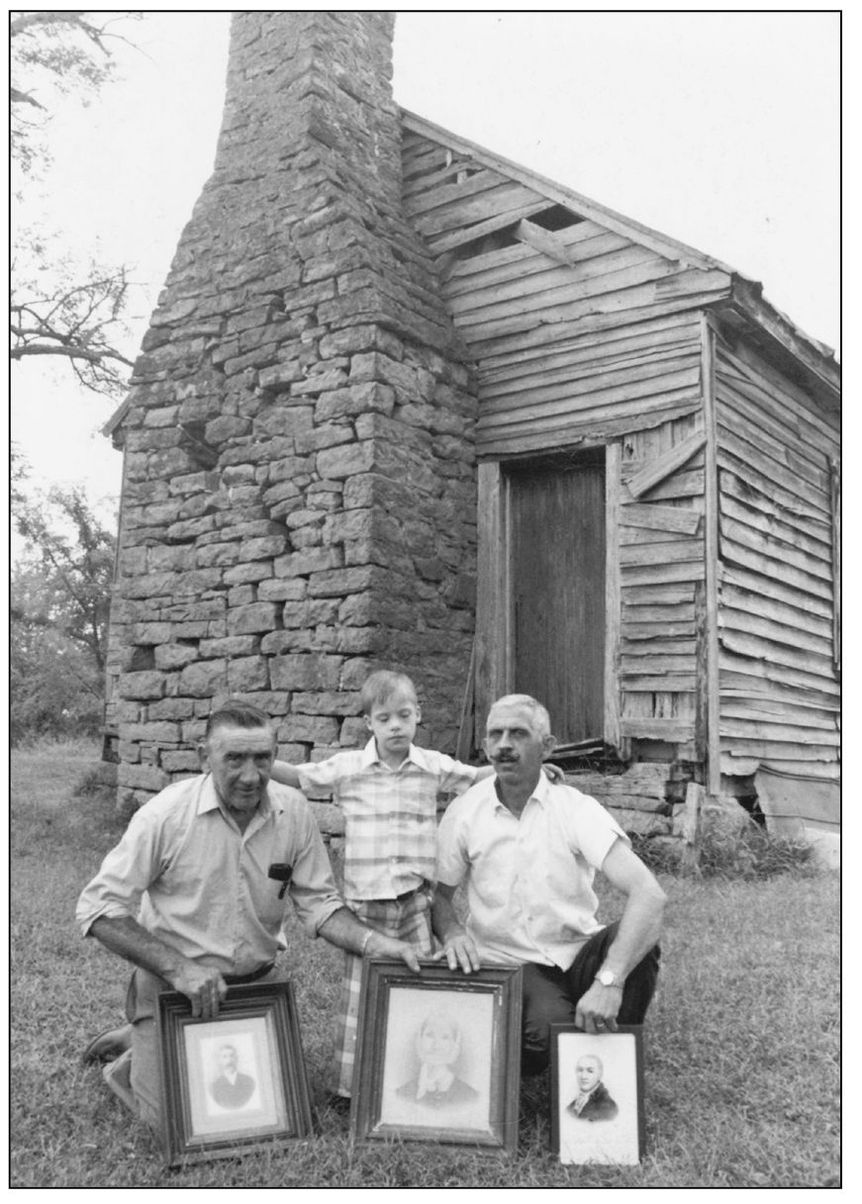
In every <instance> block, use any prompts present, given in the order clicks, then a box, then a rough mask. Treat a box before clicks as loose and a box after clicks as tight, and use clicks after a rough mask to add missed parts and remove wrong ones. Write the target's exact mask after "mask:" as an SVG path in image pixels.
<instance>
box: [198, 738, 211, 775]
mask: <svg viewBox="0 0 862 1204" xmlns="http://www.w3.org/2000/svg"><path fill="white" fill-rule="evenodd" d="M198 760H199V761H200V763H201V769H202V770H203V771H204V773H209V771H210V758H209V750H208V748H207V742H206V740H199V741H198Z"/></svg>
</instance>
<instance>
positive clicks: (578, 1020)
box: [575, 982, 623, 1033]
mask: <svg viewBox="0 0 862 1204" xmlns="http://www.w3.org/2000/svg"><path fill="white" fill-rule="evenodd" d="M622 1001H623V993H622V990H621V989H620V988H619V987H603V986H602V984H601V983H600V982H594V983H593V984H592V985H591V986H590V989H589V990H588V991H586V992H585V993H584V994H583V995H582V996H581V997H580V999H579V1000H578V1006H577V1008H576V1009H575V1024H577V1025H578V1027H579V1028H582V1029H584V1031H585V1032H588V1033H615V1032H616V1031H617V1013H618V1012H619V1010H620V1005H621V1003H622Z"/></svg>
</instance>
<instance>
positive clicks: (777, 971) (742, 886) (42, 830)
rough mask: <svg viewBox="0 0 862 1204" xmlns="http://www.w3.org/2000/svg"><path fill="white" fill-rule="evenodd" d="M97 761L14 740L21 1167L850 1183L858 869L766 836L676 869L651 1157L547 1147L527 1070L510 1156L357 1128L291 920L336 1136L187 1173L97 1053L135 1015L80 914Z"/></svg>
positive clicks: (175, 1183)
mask: <svg viewBox="0 0 862 1204" xmlns="http://www.w3.org/2000/svg"><path fill="white" fill-rule="evenodd" d="M97 765H98V748H97V746H96V744H95V743H89V742H84V741H81V742H77V743H74V744H73V743H67V744H56V745H43V746H40V747H39V748H32V749H20V750H15V751H14V752H13V758H12V779H13V781H12V785H13V790H12V821H11V853H10V864H11V896H12V899H11V901H12V911H11V926H10V955H11V984H12V986H11V997H12V1042H11V1047H10V1048H11V1056H12V1071H11V1076H10V1172H9V1179H10V1184H11V1186H13V1187H85V1188H86V1187H89V1188H105V1187H111V1188H123V1187H171V1188H188V1187H209V1188H219V1187H222V1188H223V1187H236V1188H243V1187H265V1186H271V1187H302V1188H314V1187H330V1188H332V1187H337V1188H338V1187H340V1188H347V1187H374V1188H386V1187H426V1188H428V1187H500V1188H503V1187H510V1188H511V1187H534V1188H540V1187H557V1188H559V1187H569V1188H577V1187H613V1188H629V1187H641V1188H642V1187H653V1188H654V1187H665V1188H670V1187H688V1188H694V1187H749V1188H750V1187H827V1186H832V1187H835V1186H838V1185H839V1183H840V1178H839V1176H840V1163H839V1031H838V1021H839V1011H838V879H837V877H836V876H835V875H834V874H822V873H818V872H815V870H814V869H813V867H812V866H811V865H809V863H808V861H807V859H803V858H800V859H799V860H796V859H795V854H794V853H793V852H790V853H788V851H787V850H786V849H779V848H778V847H777V846H776V845H775V843H774V842H770V843H769V846H768V848H767V847H766V846H761V845H757V846H756V847H755V848H754V849H753V850H752V857H753V860H751V859H749V861H748V869H747V870H746V869H745V866H743V869H742V872H741V873H739V874H734V872H733V870H732V864H733V859H732V858H731V859H728V858H727V857H726V856H725V858H724V861H723V862H722V863H721V868H720V871H719V876H710V875H709V874H708V872H707V871H706V869H704V868H703V863H702V870H703V876H702V877H699V878H685V877H681V876H679V875H677V874H672V873H669V872H667V870H665V869H663V868H662V867H660V866H659V867H657V869H658V872H659V874H660V875H661V882H662V885H663V887H664V889H665V891H666V892H667V895H668V907H667V923H666V929H665V935H664V937H663V940H662V975H661V978H660V980H659V988H658V992H657V995H656V998H655V1000H654V1002H653V1005H652V1007H651V1009H650V1012H649V1015H648V1017H647V1024H646V1027H645V1116H646V1137H647V1152H646V1156H645V1158H644V1160H643V1162H642V1163H641V1165H640V1166H637V1167H599V1166H594V1167H564V1166H561V1165H560V1163H559V1162H558V1161H557V1160H556V1158H555V1156H554V1155H553V1154H552V1153H551V1151H550V1148H549V1137H550V1122H549V1110H548V1100H549V1095H550V1082H549V1076H548V1075H547V1074H546V1075H543V1076H540V1077H538V1078H536V1079H530V1080H526V1081H525V1082H524V1083H523V1085H522V1090H521V1099H520V1122H519V1143H518V1151H517V1155H516V1156H515V1157H513V1158H512V1159H504V1158H501V1157H498V1156H496V1155H483V1154H477V1153H473V1152H471V1151H469V1150H465V1149H463V1148H459V1147H446V1148H445V1149H443V1148H441V1147H438V1146H434V1145H431V1144H428V1143H404V1144H400V1145H378V1144H376V1143H367V1144H364V1145H358V1146H356V1147H352V1146H351V1144H350V1142H349V1139H348V1121H347V1118H346V1117H344V1116H342V1115H338V1114H336V1113H334V1112H333V1111H332V1110H331V1109H329V1108H328V1107H327V1106H326V1099H327V1096H328V1091H329V1083H328V1079H327V1072H328V1063H329V1057H330V1051H331V1047H332V1041H333V1036H334V1033H333V1027H334V1022H335V1014H336V1010H337V997H338V986H339V979H340V970H341V954H340V952H339V951H338V950H335V949H333V948H332V947H331V946H329V945H327V944H326V943H325V942H324V941H321V940H318V941H312V940H309V939H308V937H307V936H305V935H304V934H303V933H301V932H300V931H299V930H298V928H297V926H296V925H293V924H291V925H289V927H288V931H287V934H286V935H287V941H288V951H287V953H286V954H285V955H284V960H285V965H286V967H287V968H288V969H289V973H290V975H291V977H292V979H293V982H294V986H295V989H296V994H297V1006H298V1011H299V1016H300V1026H301V1032H302V1039H303V1049H304V1055H305V1061H306V1065H307V1069H308V1073H309V1078H310V1080H311V1084H312V1094H313V1102H314V1104H315V1107H316V1109H317V1116H318V1133H317V1135H316V1136H315V1137H314V1138H313V1139H311V1140H307V1141H302V1142H300V1143H298V1144H296V1145H293V1146H291V1147H289V1148H286V1149H269V1150H264V1151H261V1152H255V1153H252V1154H249V1155H247V1156H246V1157H244V1158H241V1159H232V1160H231V1159H228V1160H224V1161H214V1162H207V1163H201V1164H198V1165H195V1166H190V1167H188V1168H186V1169H183V1170H180V1171H177V1172H167V1171H166V1170H165V1169H164V1167H163V1164H162V1159H161V1154H160V1151H159V1149H158V1146H157V1143H156V1142H155V1140H154V1139H153V1138H152V1137H151V1136H150V1134H149V1132H148V1131H147V1130H146V1129H145V1128H144V1126H142V1125H140V1124H137V1123H135V1122H133V1121H131V1120H130V1119H129V1118H128V1116H127V1114H126V1113H125V1112H124V1110H123V1109H122V1107H121V1105H120V1104H119V1103H118V1102H117V1101H115V1100H114V1099H113V1097H112V1096H110V1095H109V1093H108V1092H107V1090H106V1089H105V1087H104V1085H103V1084H102V1082H101V1078H100V1076H99V1073H98V1071H97V1070H96V1069H94V1068H85V1067H83V1066H81V1064H80V1062H79V1057H80V1052H81V1050H82V1049H83V1047H84V1045H85V1043H86V1041H87V1040H88V1039H89V1038H90V1037H91V1036H93V1035H94V1034H95V1033H96V1032H97V1031H99V1029H101V1028H104V1027H106V1026H107V1025H109V1024H113V1023H116V1022H118V1021H119V1020H121V1018H122V1006H123V1000H124V996H125V987H126V981H127V977H128V974H127V967H126V966H125V965H124V964H123V963H122V962H120V961H119V959H117V958H115V957H112V956H111V955H110V954H108V953H107V952H106V951H105V950H102V949H101V948H100V947H99V946H98V945H97V944H96V943H95V942H94V941H84V940H82V939H81V937H80V935H79V934H78V932H77V930H76V928H75V926H74V922H73V914H74V906H75V901H76V899H77V896H78V893H79V892H80V889H81V887H82V886H83V885H84V883H85V882H86V881H87V879H88V878H89V877H90V876H91V875H92V874H93V873H94V872H95V870H96V868H97V866H98V863H99V861H100V860H101V857H102V855H103V853H104V852H105V851H106V850H107V849H108V848H109V847H110V846H111V845H112V844H113V843H115V842H116V840H117V839H118V837H119V835H120V833H121V832H122V829H123V822H122V820H121V819H120V818H119V817H118V816H117V815H116V813H115V811H114V806H113V796H112V793H111V792H110V791H106V790H105V789H104V788H103V787H100V786H99V785H98V782H97V780H95V779H94V778H93V776H92V775H93V773H94V771H95V770H96V769H97ZM85 779H88V783H87V785H86V789H85V790H84V792H83V793H81V794H79V795H78V796H77V797H73V796H72V791H73V788H74V786H75V784H76V783H81V782H83V781H84V780H85ZM638 851H640V849H638ZM715 859H716V862H717V863H718V862H719V860H720V859H719V857H718V854H716V858H715ZM752 867H756V872H755V871H754V870H753V869H752ZM600 895H601V897H602V912H601V913H600V918H602V919H604V920H608V919H611V918H614V917H615V916H616V915H617V914H618V910H619V909H618V902H617V901H616V900H615V899H614V897H613V894H612V893H603V892H602V890H601V889H600ZM830 982H832V983H834V989H830V987H829V984H830ZM48 983H50V989H49V990H48V989H46V984H48ZM813 984H817V986H818V989H817V990H816V991H815V990H812V989H811V988H812V985H813ZM803 1048H804V1052H805V1056H804V1057H802V1056H800V1054H801V1050H802V1049H803Z"/></svg>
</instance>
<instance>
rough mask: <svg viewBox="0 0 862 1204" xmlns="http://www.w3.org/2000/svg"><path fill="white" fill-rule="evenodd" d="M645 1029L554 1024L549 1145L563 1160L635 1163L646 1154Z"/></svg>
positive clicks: (618, 1163)
mask: <svg viewBox="0 0 862 1204" xmlns="http://www.w3.org/2000/svg"><path fill="white" fill-rule="evenodd" d="M643 1078H644V1076H643V1029H642V1026H641V1025H619V1027H618V1028H617V1030H616V1032H612V1033H611V1032H608V1033H602V1034H601V1035H599V1034H594V1033H586V1032H584V1031H583V1030H582V1029H579V1028H576V1027H575V1026H574V1025H568V1024H553V1025H551V1146H552V1148H553V1150H554V1152H555V1153H556V1154H557V1155H558V1156H559V1159H560V1162H562V1163H564V1164H569V1165H586V1164H589V1163H596V1164H602V1165H608V1166H635V1165H637V1163H639V1162H640V1160H641V1158H642V1157H643V1153H644V1103H643V1100H644V1091H643Z"/></svg>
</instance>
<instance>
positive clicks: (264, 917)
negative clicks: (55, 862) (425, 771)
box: [76, 774, 343, 975]
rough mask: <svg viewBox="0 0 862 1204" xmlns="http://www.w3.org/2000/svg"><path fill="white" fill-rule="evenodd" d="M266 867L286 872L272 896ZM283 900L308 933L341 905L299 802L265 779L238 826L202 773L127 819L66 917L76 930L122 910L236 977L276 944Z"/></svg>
mask: <svg viewBox="0 0 862 1204" xmlns="http://www.w3.org/2000/svg"><path fill="white" fill-rule="evenodd" d="M273 864H281V865H287V866H289V867H290V869H291V871H292V876H291V879H290V883H289V885H288V888H287V891H286V892H285V893H284V895H283V897H282V898H279V893H280V892H281V890H282V885H283V883H282V882H280V881H277V880H274V879H272V878H270V877H269V876H268V871H269V867H270V866H271V865H273ZM288 897H289V898H290V900H291V901H292V903H293V906H294V908H295V910H296V913H297V915H298V916H299V919H300V920H301V921H302V923H303V925H304V927H305V928H306V930H307V931H309V932H310V933H312V934H316V933H317V931H318V930H319V929H320V926H321V925H322V924H323V923H325V921H326V920H327V919H328V918H329V917H330V916H331V915H332V914H333V912H335V911H337V910H338V908H339V907H342V906H343V900H342V899H341V896H340V895H339V894H338V892H337V890H336V887H335V882H334V879H333V877H332V869H331V866H330V864H329V858H328V857H327V854H326V849H325V848H324V845H323V841H322V839H321V837H320V832H319V830H318V827H317V823H316V822H315V819H314V816H313V815H312V812H311V809H310V807H309V806H308V803H307V802H306V800H305V799H304V798H303V796H302V795H301V794H300V793H299V791H297V790H292V789H291V788H290V787H289V786H281V785H279V784H277V783H275V782H270V783H269V785H268V786H267V789H266V791H265V792H264V795H263V798H262V799H261V802H260V804H259V806H258V809H257V812H256V813H255V815H254V816H253V817H252V819H251V821H250V823H249V824H248V827H247V828H246V829H245V831H244V832H242V833H241V832H240V831H239V828H238V827H237V826H236V825H235V824H234V822H233V820H231V819H230V818H229V817H228V816H227V815H226V813H225V812H224V811H223V810H222V808H221V807H220V806H219V800H218V796H217V794H216V790H215V786H214V784H213V779H212V777H211V775H210V774H205V775H203V776H200V777H194V778H187V779H185V780H183V781H181V782H175V783H174V784H172V785H171V786H168V787H167V789H165V790H163V791H161V793H160V794H157V795H156V797H155V798H153V799H151V800H150V802H148V803H145V804H144V806H143V807H141V808H140V809H139V810H138V811H137V812H136V813H135V814H134V815H133V816H132V818H131V820H130V822H129V826H128V827H127V829H126V831H125V833H124V835H123V838H122V839H121V841H120V842H119V844H118V845H117V846H116V847H115V848H113V849H112V850H111V852H110V853H108V855H107V856H106V857H105V860H104V861H103V862H102V866H101V869H100V870H99V872H98V874H97V875H96V877H95V878H94V879H93V880H92V882H90V883H89V885H88V886H86V887H85V888H84V890H83V892H82V894H81V897H80V899H79V900H78V907H77V911H76V918H77V920H78V923H79V924H80V925H81V928H82V930H83V932H84V934H85V935H86V934H87V932H89V930H90V928H91V926H92V925H93V923H94V922H95V921H96V920H97V919H98V918H99V917H100V916H109V917H122V916H131V917H132V918H133V919H137V920H138V922H139V923H140V924H141V925H142V926H143V927H144V928H146V929H147V931H148V932H151V933H152V934H153V935H154V936H157V937H160V938H161V939H162V940H164V941H165V942H166V943H167V944H168V945H170V946H171V947H172V948H174V949H176V950H177V951H178V952H179V953H181V954H182V955H183V956H185V957H188V958H191V959H192V960H195V961H201V962H203V963H204V964H206V965H208V966H215V967H216V968H217V969H218V970H219V971H220V972H221V973H223V974H237V975H242V974H251V973H253V972H254V971H255V970H258V969H259V968H260V967H261V966H263V965H266V964H267V963H269V962H271V961H273V959H274V958H275V956H276V954H277V953H278V951H279V950H280V949H284V948H286V944H285V941H284V937H283V935H282V932H281V927H282V924H283V922H284V919H285V916H286V914H287V911H288Z"/></svg>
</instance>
